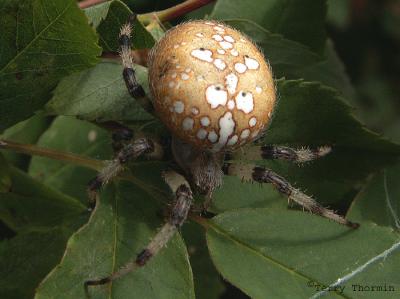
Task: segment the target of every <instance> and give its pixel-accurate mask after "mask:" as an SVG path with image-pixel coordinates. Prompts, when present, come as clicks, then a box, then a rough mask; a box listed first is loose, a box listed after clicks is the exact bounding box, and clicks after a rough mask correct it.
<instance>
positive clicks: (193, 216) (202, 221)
mask: <svg viewBox="0 0 400 299" xmlns="http://www.w3.org/2000/svg"><path fill="white" fill-rule="evenodd" d="M189 219H191V220H193V221H194V222H196V223H197V224H200V225H201V226H202V227H203V228H204V229H205V230H207V229H209V228H210V223H209V221H208V219H207V218H204V217H201V216H200V215H198V214H196V213H190V214H189Z"/></svg>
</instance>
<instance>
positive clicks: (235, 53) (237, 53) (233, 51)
mask: <svg viewBox="0 0 400 299" xmlns="http://www.w3.org/2000/svg"><path fill="white" fill-rule="evenodd" d="M231 54H232V55H233V56H238V55H239V52H238V51H237V50H236V49H232V50H231Z"/></svg>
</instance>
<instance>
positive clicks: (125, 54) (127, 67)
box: [118, 14, 153, 112]
mask: <svg viewBox="0 0 400 299" xmlns="http://www.w3.org/2000/svg"><path fill="white" fill-rule="evenodd" d="M135 20H136V14H132V15H131V16H130V17H129V19H128V21H127V22H126V23H125V24H124V25H122V27H121V30H120V33H119V40H118V42H119V46H120V56H121V59H122V66H123V67H124V70H123V72H122V76H123V77H124V81H125V84H126V87H127V89H128V91H129V94H130V95H131V96H132V97H133V98H135V99H136V100H137V101H138V102H139V103H140V104H141V105H142V107H143V108H144V109H145V110H146V111H148V112H152V111H153V105H152V103H151V101H150V99H149V98H148V97H147V95H146V92H145V91H144V89H143V87H142V86H141V85H140V84H139V82H138V81H137V79H136V71H135V67H134V64H133V56H132V49H131V35H132V26H133V22H134V21H135Z"/></svg>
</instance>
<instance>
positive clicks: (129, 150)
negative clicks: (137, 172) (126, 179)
mask: <svg viewBox="0 0 400 299" xmlns="http://www.w3.org/2000/svg"><path fill="white" fill-rule="evenodd" d="M159 147H160V146H159V145H158V144H156V143H155V142H154V141H153V140H151V139H149V138H138V139H136V140H134V141H133V142H131V143H129V144H127V145H125V146H124V147H123V148H122V149H121V150H120V151H119V152H118V153H117V155H116V157H115V158H114V159H113V160H110V161H106V166H105V167H104V168H103V169H102V170H101V171H100V172H99V174H98V175H97V176H96V177H95V178H93V179H92V180H91V181H90V182H89V183H88V188H87V190H88V196H89V200H90V204H91V205H93V206H94V205H95V204H96V198H97V192H98V191H99V190H100V188H101V187H102V186H103V185H105V184H107V183H108V182H109V181H110V180H111V179H112V178H114V177H115V176H117V175H118V174H119V173H120V172H121V171H122V170H124V168H125V164H126V163H127V162H129V161H131V160H134V159H136V158H137V157H139V156H141V155H144V154H145V155H151V154H153V153H154V152H155V151H156V149H158V148H159Z"/></svg>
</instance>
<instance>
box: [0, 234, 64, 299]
mask: <svg viewBox="0 0 400 299" xmlns="http://www.w3.org/2000/svg"><path fill="white" fill-rule="evenodd" d="M71 233H72V232H71V231H69V230H66V229H65V228H64V229H63V228H55V229H52V230H47V231H39V232H25V233H21V234H18V235H17V236H16V237H14V238H12V239H11V240H5V241H2V242H1V243H0V297H1V298H7V299H31V298H33V295H34V291H35V288H36V287H37V286H38V284H39V282H40V281H41V280H42V279H43V278H44V277H45V276H46V275H47V273H49V271H50V270H51V269H52V268H53V267H54V265H56V264H57V262H58V261H59V260H60V259H61V257H62V255H63V253H64V250H65V244H66V242H67V240H68V237H69V236H70V234H71Z"/></svg>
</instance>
